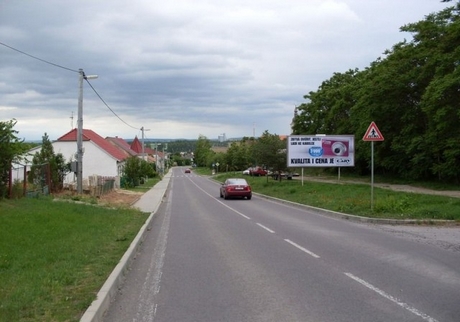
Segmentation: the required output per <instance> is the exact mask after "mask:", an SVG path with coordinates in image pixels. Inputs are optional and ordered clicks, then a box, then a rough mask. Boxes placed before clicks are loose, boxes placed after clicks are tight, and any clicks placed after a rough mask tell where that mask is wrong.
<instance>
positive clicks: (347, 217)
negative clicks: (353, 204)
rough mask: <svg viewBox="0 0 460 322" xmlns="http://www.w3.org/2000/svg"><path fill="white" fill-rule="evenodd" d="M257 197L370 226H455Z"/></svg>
mask: <svg viewBox="0 0 460 322" xmlns="http://www.w3.org/2000/svg"><path fill="white" fill-rule="evenodd" d="M253 193H254V194H256V195H257V196H259V197H261V198H265V199H271V200H276V201H277V202H279V203H283V204H288V205H291V206H294V207H297V208H303V209H310V210H314V211H315V212H317V213H320V214H322V215H325V216H329V217H333V218H338V219H345V220H349V221H352V222H361V223H369V224H383V225H419V224H455V223H456V222H455V220H442V219H423V220H420V219H387V218H371V217H361V216H357V215H349V214H345V213H342V212H337V211H333V210H327V209H323V208H317V207H313V206H308V205H304V204H301V203H298V202H294V201H289V200H284V199H279V198H276V197H271V196H267V195H263V194H260V193H255V192H253Z"/></svg>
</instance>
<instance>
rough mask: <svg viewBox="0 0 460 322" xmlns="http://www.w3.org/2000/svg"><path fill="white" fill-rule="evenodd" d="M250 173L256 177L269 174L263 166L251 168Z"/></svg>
mask: <svg viewBox="0 0 460 322" xmlns="http://www.w3.org/2000/svg"><path fill="white" fill-rule="evenodd" d="M249 175H251V176H255V177H258V176H266V175H267V171H265V170H264V169H262V168H261V167H257V168H252V169H251V170H249Z"/></svg>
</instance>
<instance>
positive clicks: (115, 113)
mask: <svg viewBox="0 0 460 322" xmlns="http://www.w3.org/2000/svg"><path fill="white" fill-rule="evenodd" d="M85 80H86V82H87V83H88V85H89V86H90V87H91V89H92V90H93V91H94V93H96V95H97V97H99V99H100V100H101V101H102V103H104V105H105V106H106V107H107V108H108V109H109V110H110V111H111V112H112V113H113V115H115V116H116V117H117V118H118V119H119V120H120V121H122V122H123V123H125V124H126V125H127V126H129V127H130V128H132V129H136V130H138V128H137V127H134V126H132V125H130V124H128V123H127V122H125V121H124V120H123V119H122V118H121V117H119V116H118V114H117V113H115V112H114V111H113V110H112V109H111V108H110V106H109V105H108V104H107V103H106V102H105V101H104V99H103V98H102V97H101V95H99V93H98V92H97V91H96V90H95V89H94V87H93V85H91V83H90V82H89V81H88V80H87V79H86V78H85Z"/></svg>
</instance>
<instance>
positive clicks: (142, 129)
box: [141, 127, 150, 160]
mask: <svg viewBox="0 0 460 322" xmlns="http://www.w3.org/2000/svg"><path fill="white" fill-rule="evenodd" d="M141 131H142V159H143V160H145V152H144V151H145V150H144V146H145V144H144V131H150V129H144V127H141Z"/></svg>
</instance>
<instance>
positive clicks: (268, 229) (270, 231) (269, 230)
mask: <svg viewBox="0 0 460 322" xmlns="http://www.w3.org/2000/svg"><path fill="white" fill-rule="evenodd" d="M257 225H258V226H260V227H262V228H263V229H265V230H266V231H268V232H269V233H272V234H274V233H275V232H274V231H273V230H271V229H270V228H268V227H265V226H264V225H262V224H259V223H257Z"/></svg>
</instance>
